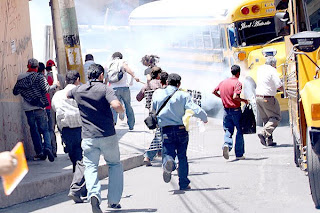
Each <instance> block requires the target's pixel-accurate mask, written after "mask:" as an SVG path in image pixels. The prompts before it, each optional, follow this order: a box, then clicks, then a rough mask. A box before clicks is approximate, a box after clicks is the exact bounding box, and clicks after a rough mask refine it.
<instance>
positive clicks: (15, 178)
mask: <svg viewBox="0 0 320 213" xmlns="http://www.w3.org/2000/svg"><path fill="white" fill-rule="evenodd" d="M11 152H12V153H13V154H15V156H16V158H17V167H16V168H15V170H14V171H13V172H12V173H11V174H9V175H3V176H2V183H3V188H4V193H5V194H6V195H10V194H11V193H12V191H13V190H14V189H15V188H16V186H17V185H18V184H19V183H20V181H21V180H22V179H23V178H24V176H25V175H26V174H27V173H28V171H29V169H28V164H27V160H26V157H25V154H24V148H23V144H22V142H19V143H17V145H16V146H15V147H14V148H13V149H12V151H11Z"/></svg>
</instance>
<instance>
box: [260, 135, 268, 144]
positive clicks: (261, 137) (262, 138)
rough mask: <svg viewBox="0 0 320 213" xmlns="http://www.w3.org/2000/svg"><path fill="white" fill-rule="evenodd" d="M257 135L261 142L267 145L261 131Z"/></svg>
mask: <svg viewBox="0 0 320 213" xmlns="http://www.w3.org/2000/svg"><path fill="white" fill-rule="evenodd" d="M258 137H259V138H260V142H261V144H262V145H264V146H267V142H266V138H265V137H264V136H263V135H262V134H261V133H259V134H258Z"/></svg>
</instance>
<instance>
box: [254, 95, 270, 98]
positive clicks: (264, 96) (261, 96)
mask: <svg viewBox="0 0 320 213" xmlns="http://www.w3.org/2000/svg"><path fill="white" fill-rule="evenodd" d="M256 96H257V97H260V98H274V96H270V95H256Z"/></svg>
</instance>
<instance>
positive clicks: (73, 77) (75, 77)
mask: <svg viewBox="0 0 320 213" xmlns="http://www.w3.org/2000/svg"><path fill="white" fill-rule="evenodd" d="M66 83H67V84H76V85H78V84H79V83H80V74H79V72H78V71H76V70H70V71H68V72H67V74H66Z"/></svg>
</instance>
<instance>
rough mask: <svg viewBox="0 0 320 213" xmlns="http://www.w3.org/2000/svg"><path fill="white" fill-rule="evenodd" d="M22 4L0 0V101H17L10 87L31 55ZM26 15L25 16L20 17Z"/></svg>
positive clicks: (26, 21) (28, 33)
mask: <svg viewBox="0 0 320 213" xmlns="http://www.w3.org/2000/svg"><path fill="white" fill-rule="evenodd" d="M18 4H23V5H24V7H25V6H28V1H26V2H24V3H21V2H20V1H18V0H4V1H1V2H0V29H3V30H1V32H0V41H1V43H0V82H1V83H0V101H1V102H12V101H13V102H17V101H19V98H18V97H15V96H13V94H12V89H13V87H14V84H15V82H16V80H17V76H18V74H19V73H21V72H24V71H25V68H26V63H27V59H28V57H31V55H32V49H31V33H30V29H28V28H27V27H26V26H30V24H29V16H28V14H26V13H23V12H21V10H22V7H21V5H18ZM22 16H26V17H22Z"/></svg>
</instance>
